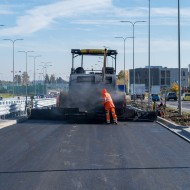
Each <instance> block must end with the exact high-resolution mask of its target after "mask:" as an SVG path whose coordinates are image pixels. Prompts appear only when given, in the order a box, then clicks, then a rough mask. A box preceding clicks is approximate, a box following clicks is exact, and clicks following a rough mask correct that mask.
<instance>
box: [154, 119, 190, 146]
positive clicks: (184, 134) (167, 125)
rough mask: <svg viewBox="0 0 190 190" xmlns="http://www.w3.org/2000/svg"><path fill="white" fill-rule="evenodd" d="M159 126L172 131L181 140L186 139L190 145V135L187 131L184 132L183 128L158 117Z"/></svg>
mask: <svg viewBox="0 0 190 190" xmlns="http://www.w3.org/2000/svg"><path fill="white" fill-rule="evenodd" d="M156 123H158V124H159V125H161V126H162V127H164V128H166V129H167V130H169V131H171V132H172V133H174V134H175V135H177V136H179V137H180V138H182V139H184V140H185V141H187V142H188V143H190V133H189V132H187V131H184V130H183V128H184V127H182V126H179V125H177V124H176V123H174V122H171V121H168V120H167V119H164V118H161V117H157V121H156Z"/></svg>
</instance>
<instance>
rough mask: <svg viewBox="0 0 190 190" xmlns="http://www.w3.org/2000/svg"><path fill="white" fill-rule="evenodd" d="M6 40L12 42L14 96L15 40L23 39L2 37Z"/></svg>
mask: <svg viewBox="0 0 190 190" xmlns="http://www.w3.org/2000/svg"><path fill="white" fill-rule="evenodd" d="M3 40H6V41H10V42H12V44H13V97H14V86H15V42H16V41H19V40H23V39H15V40H12V39H3Z"/></svg>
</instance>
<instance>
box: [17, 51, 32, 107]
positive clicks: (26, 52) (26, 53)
mask: <svg viewBox="0 0 190 190" xmlns="http://www.w3.org/2000/svg"><path fill="white" fill-rule="evenodd" d="M18 52H20V53H25V56H26V77H27V76H28V53H31V52H34V51H18ZM27 96H28V81H27V78H26V107H25V110H26V108H27Z"/></svg>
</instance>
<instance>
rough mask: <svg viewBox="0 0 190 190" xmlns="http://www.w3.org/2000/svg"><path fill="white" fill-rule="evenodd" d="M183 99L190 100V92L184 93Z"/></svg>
mask: <svg viewBox="0 0 190 190" xmlns="http://www.w3.org/2000/svg"><path fill="white" fill-rule="evenodd" d="M181 99H182V100H183V101H190V93H184V94H183V95H182V97H181Z"/></svg>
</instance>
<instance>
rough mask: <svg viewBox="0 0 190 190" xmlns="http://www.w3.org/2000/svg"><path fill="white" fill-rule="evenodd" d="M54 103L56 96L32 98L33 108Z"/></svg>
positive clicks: (53, 104)
mask: <svg viewBox="0 0 190 190" xmlns="http://www.w3.org/2000/svg"><path fill="white" fill-rule="evenodd" d="M55 105H56V98H46V99H35V100H33V108H42V107H50V106H55Z"/></svg>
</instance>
